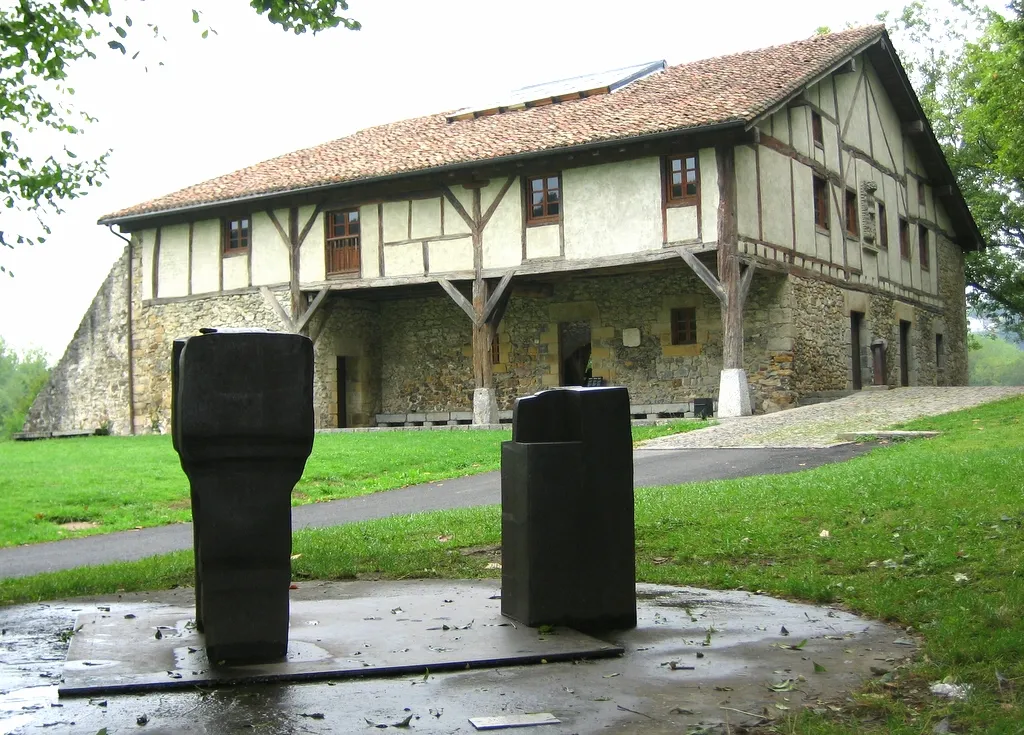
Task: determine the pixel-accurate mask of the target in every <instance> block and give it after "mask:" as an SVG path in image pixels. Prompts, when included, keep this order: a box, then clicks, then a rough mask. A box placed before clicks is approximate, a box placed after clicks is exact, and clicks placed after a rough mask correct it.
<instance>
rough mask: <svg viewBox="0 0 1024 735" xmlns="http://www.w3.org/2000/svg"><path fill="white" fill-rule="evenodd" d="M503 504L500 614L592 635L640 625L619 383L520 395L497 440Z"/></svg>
mask: <svg viewBox="0 0 1024 735" xmlns="http://www.w3.org/2000/svg"><path fill="white" fill-rule="evenodd" d="M501 511H502V512H501V544H502V549H501V550H502V576H501V588H502V592H501V611H502V613H503V614H505V615H507V616H509V617H511V618H514V619H516V620H519V621H521V622H523V623H525V624H526V625H530V626H538V625H567V626H570V627H573V628H577V629H579V630H582V631H590V632H594V631H601V630H614V629H622V628H632V627H635V626H636V560H635V559H636V557H635V542H634V527H633V446H632V434H631V431H630V423H629V392H628V391H627V390H626V389H625V388H557V389H553V390H546V391H541V392H540V393H537V394H536V395H533V396H528V397H525V398H520V399H518V400H517V401H516V404H515V409H514V412H513V417H512V441H510V442H505V443H504V444H502V447H501Z"/></svg>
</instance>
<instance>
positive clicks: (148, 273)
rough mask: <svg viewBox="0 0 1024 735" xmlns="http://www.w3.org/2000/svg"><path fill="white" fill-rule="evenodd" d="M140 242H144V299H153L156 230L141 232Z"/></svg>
mask: <svg viewBox="0 0 1024 735" xmlns="http://www.w3.org/2000/svg"><path fill="white" fill-rule="evenodd" d="M139 240H140V241H141V242H142V298H144V299H151V298H153V243H155V242H156V230H141V231H140V232H139Z"/></svg>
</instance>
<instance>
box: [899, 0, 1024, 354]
mask: <svg viewBox="0 0 1024 735" xmlns="http://www.w3.org/2000/svg"><path fill="white" fill-rule="evenodd" d="M883 19H884V18H883ZM893 31H894V41H895V42H896V43H897V44H898V45H899V46H900V47H901V49H900V50H901V56H902V57H903V58H904V59H905V60H906V61H907V62H908V63H907V66H908V71H909V72H910V74H911V78H912V80H913V81H914V85H915V87H916V88H917V91H918V95H919V97H920V98H921V103H922V105H923V106H924V108H925V112H926V114H927V115H928V118H929V120H930V122H931V124H932V128H933V130H934V131H935V135H936V137H937V138H938V140H939V143H940V144H941V145H942V147H943V149H944V151H945V153H946V158H947V159H948V160H949V163H950V167H951V168H952V169H953V173H954V174H955V175H956V177H957V180H958V182H959V184H960V188H961V190H962V191H963V193H964V197H965V199H966V200H967V203H968V205H969V206H970V208H971V212H972V213H973V214H974V218H975V221H976V222H977V223H978V227H979V228H980V230H981V233H982V235H983V237H984V238H985V241H986V242H987V243H988V247H987V248H986V250H985V251H984V252H981V253H973V254H970V255H968V257H967V259H966V271H967V285H968V293H967V298H968V302H969V303H970V305H971V308H972V310H973V311H974V312H975V313H976V314H978V315H979V316H984V317H988V318H991V319H995V320H997V321H998V322H1000V323H1001V324H1002V325H1003V326H1004V327H1005V328H1007V329H1010V330H1013V331H1015V332H1016V333H1018V334H1021V335H1024V5H1022V0H1012V2H1011V4H1010V5H1009V7H1008V9H1007V15H1006V16H1003V15H1000V14H999V13H996V12H994V11H992V10H989V9H988V8H983V7H979V6H978V5H975V4H974V3H973V0H949V2H948V3H943V5H941V6H937V5H934V4H933V5H925V4H924V3H923V2H920V1H918V2H914V3H912V4H911V5H908V6H907V7H906V8H905V9H904V11H903V14H902V15H901V17H900V18H898V19H897V20H896V22H895V24H894V27H893Z"/></svg>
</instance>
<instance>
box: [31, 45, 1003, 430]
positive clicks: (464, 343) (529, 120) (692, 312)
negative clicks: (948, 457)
mask: <svg viewBox="0 0 1024 735" xmlns="http://www.w3.org/2000/svg"><path fill="white" fill-rule="evenodd" d="M100 224H103V225H116V226H118V227H119V228H120V231H121V232H122V233H126V234H130V243H129V244H128V246H127V248H126V250H125V252H124V255H123V256H122V257H121V259H120V260H119V261H118V262H117V263H116V264H115V265H114V267H113V269H112V271H111V272H110V275H109V276H108V278H107V280H106V282H105V283H104V284H103V286H102V287H101V289H100V291H99V293H98V294H97V296H96V299H95V301H94V302H93V304H92V306H91V308H90V309H89V311H88V312H87V314H86V315H85V317H84V319H83V321H82V324H81V327H80V328H79V330H78V332H77V334H76V335H75V337H74V339H73V341H72V342H71V344H70V346H69V347H68V350H67V353H66V354H65V355H64V357H63V359H62V360H61V362H60V363H59V364H58V366H57V367H56V368H55V370H54V371H53V377H52V378H51V382H50V384H49V385H48V386H47V387H46V388H45V389H44V390H43V392H42V393H41V394H40V396H39V398H38V400H37V401H36V403H35V405H34V406H33V407H32V410H31V412H30V415H29V418H28V421H27V424H26V430H28V431H46V430H62V429H63V430H70V429H83V428H84V429H93V428H96V427H105V428H107V429H109V430H111V431H112V432H114V433H136V432H149V431H165V430H166V429H167V427H168V426H169V420H170V405H171V401H170V355H171V342H172V340H173V339H174V338H176V337H180V336H184V335H188V334H194V333H195V332H196V330H197V329H198V328H200V327H218V326H231V327H262V328H267V329H272V330H288V331H298V332H302V333H305V334H308V335H309V336H310V338H311V339H313V340H314V342H315V350H316V376H315V399H314V400H315V411H316V422H317V425H318V426H319V427H324V428H326V427H344V426H368V425H375V424H378V423H406V422H412V423H420V422H427V423H429V422H437V423H445V422H467V421H470V420H474V417H475V420H476V421H477V422H478V423H488V422H495V421H496V420H497V419H498V417H499V416H502V415H503V414H502V412H504V411H508V410H509V409H510V408H511V406H512V402H513V401H514V399H515V398H516V397H517V396H521V395H525V394H529V393H532V392H535V391H537V390H539V389H541V388H543V387H546V386H556V385H572V384H577V385H579V384H606V385H623V386H626V387H628V388H629V391H630V395H631V399H632V403H633V406H634V412H635V413H638V414H644V413H648V414H650V413H659V412H661V413H687V412H690V413H692V411H693V410H694V401H695V400H697V399H717V401H718V404H717V407H718V411H719V413H720V414H722V415H740V414H745V413H749V412H750V411H751V410H753V411H756V412H762V411H774V410H778V409H782V408H787V407H791V406H795V405H799V404H800V403H801V402H807V401H811V400H818V399H820V398H821V397H822V396H823V395H825V396H827V395H829V394H835V393H837V392H843V391H850V390H857V389H861V388H867V387H869V386H872V385H877V386H883V385H888V386H899V385H956V384H963V383H964V382H965V381H966V375H967V370H966V344H965V340H966V316H965V305H964V273H963V256H964V252H965V251H969V250H975V249H978V248H981V247H983V243H982V242H981V238H980V235H979V233H978V230H977V227H976V225H975V223H974V221H973V219H972V217H971V214H970V212H969V211H968V209H967V206H966V204H965V203H964V200H963V197H962V195H961V193H960V190H959V189H958V187H957V184H956V181H955V180H954V178H953V176H952V174H951V172H950V169H949V167H948V165H947V163H946V161H945V159H944V158H943V154H942V152H941V150H940V148H939V146H938V144H937V142H936V140H935V137H934V135H933V133H932V131H931V128H930V126H929V124H928V121H927V120H926V119H925V116H924V113H923V111H922V109H921V106H920V104H919V102H918V100H917V98H916V96H915V95H914V92H913V90H912V88H911V86H910V83H909V81H908V79H907V76H906V74H905V72H904V70H903V67H902V66H901V64H900V62H899V59H898V58H897V56H896V54H895V52H894V51H893V47H892V44H891V42H890V39H889V37H888V35H887V33H886V31H885V29H884V27H882V26H870V27H864V28H857V29H853V30H848V31H844V32H841V33H832V34H826V35H819V36H815V37H813V38H810V39H807V40H803V41H798V42H795V43H790V44H785V45H781V46H775V47H771V48H766V49H761V50H758V51H751V52H746V53H741V54H736V55H731V56H724V57H719V58H714V59H708V60H705V61H698V62H693V63H687V64H682V65H679V66H670V67H666V66H665V65H664V63H661V62H656V63H651V64H643V65H639V66H636V67H632V68H627V69H618V70H614V71H612V72H607V73H603V74H595V75H592V76H588V77H582V78H577V79H570V80H564V81H562V82H556V83H549V84H544V85H538V86H534V87H528V88H525V89H522V90H519V91H517V92H515V93H510V94H509V95H506V96H505V97H500V96H499V97H496V98H495V99H494V100H493V101H492V102H490V103H488V104H486V105H478V106H474V107H468V108H465V109H462V110H456V111H453V112H449V113H445V114H437V115H430V116H427V117H421V118H416V119H412V120H404V121H401V122H396V123H392V124H388V125H382V126H379V127H374V128H370V129H367V130H362V131H360V132H357V133H355V134H353V135H350V136H347V137H344V138H340V139H338V140H334V141H331V142H329V143H325V144H323V145H320V146H317V147H314V148H309V149H306V150H301V151H296V152H294V153H289V154H287V155H284V156H281V157H279V158H275V159H272V160H269V161H265V162H263V163H258V164H256V165H254V166H251V167H249V168H245V169H242V170H240V171H236V172H234V173H230V174H227V175H225V176H221V177H219V178H216V179H213V180H211V181H206V182H203V183H200V184H196V185H194V186H191V187H188V188H186V189H183V190H181V191H178V192H175V193H173V194H168V195H167V196H164V197H160V198H158V199H155V200H152V201H148V202H144V203H142V204H137V205H135V206H132V207H128V208H126V209H123V210H121V211H118V212H114V213H112V214H109V215H107V216H105V217H103V218H102V219H101V220H100ZM699 407H700V404H698V408H699Z"/></svg>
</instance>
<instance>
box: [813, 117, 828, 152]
mask: <svg viewBox="0 0 1024 735" xmlns="http://www.w3.org/2000/svg"><path fill="white" fill-rule="evenodd" d="M811 138H812V139H813V140H814V145H815V147H816V148H821V149H822V150H824V149H825V133H824V132H823V130H822V127H821V115H819V114H818V113H817V112H814V111H812V112H811Z"/></svg>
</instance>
